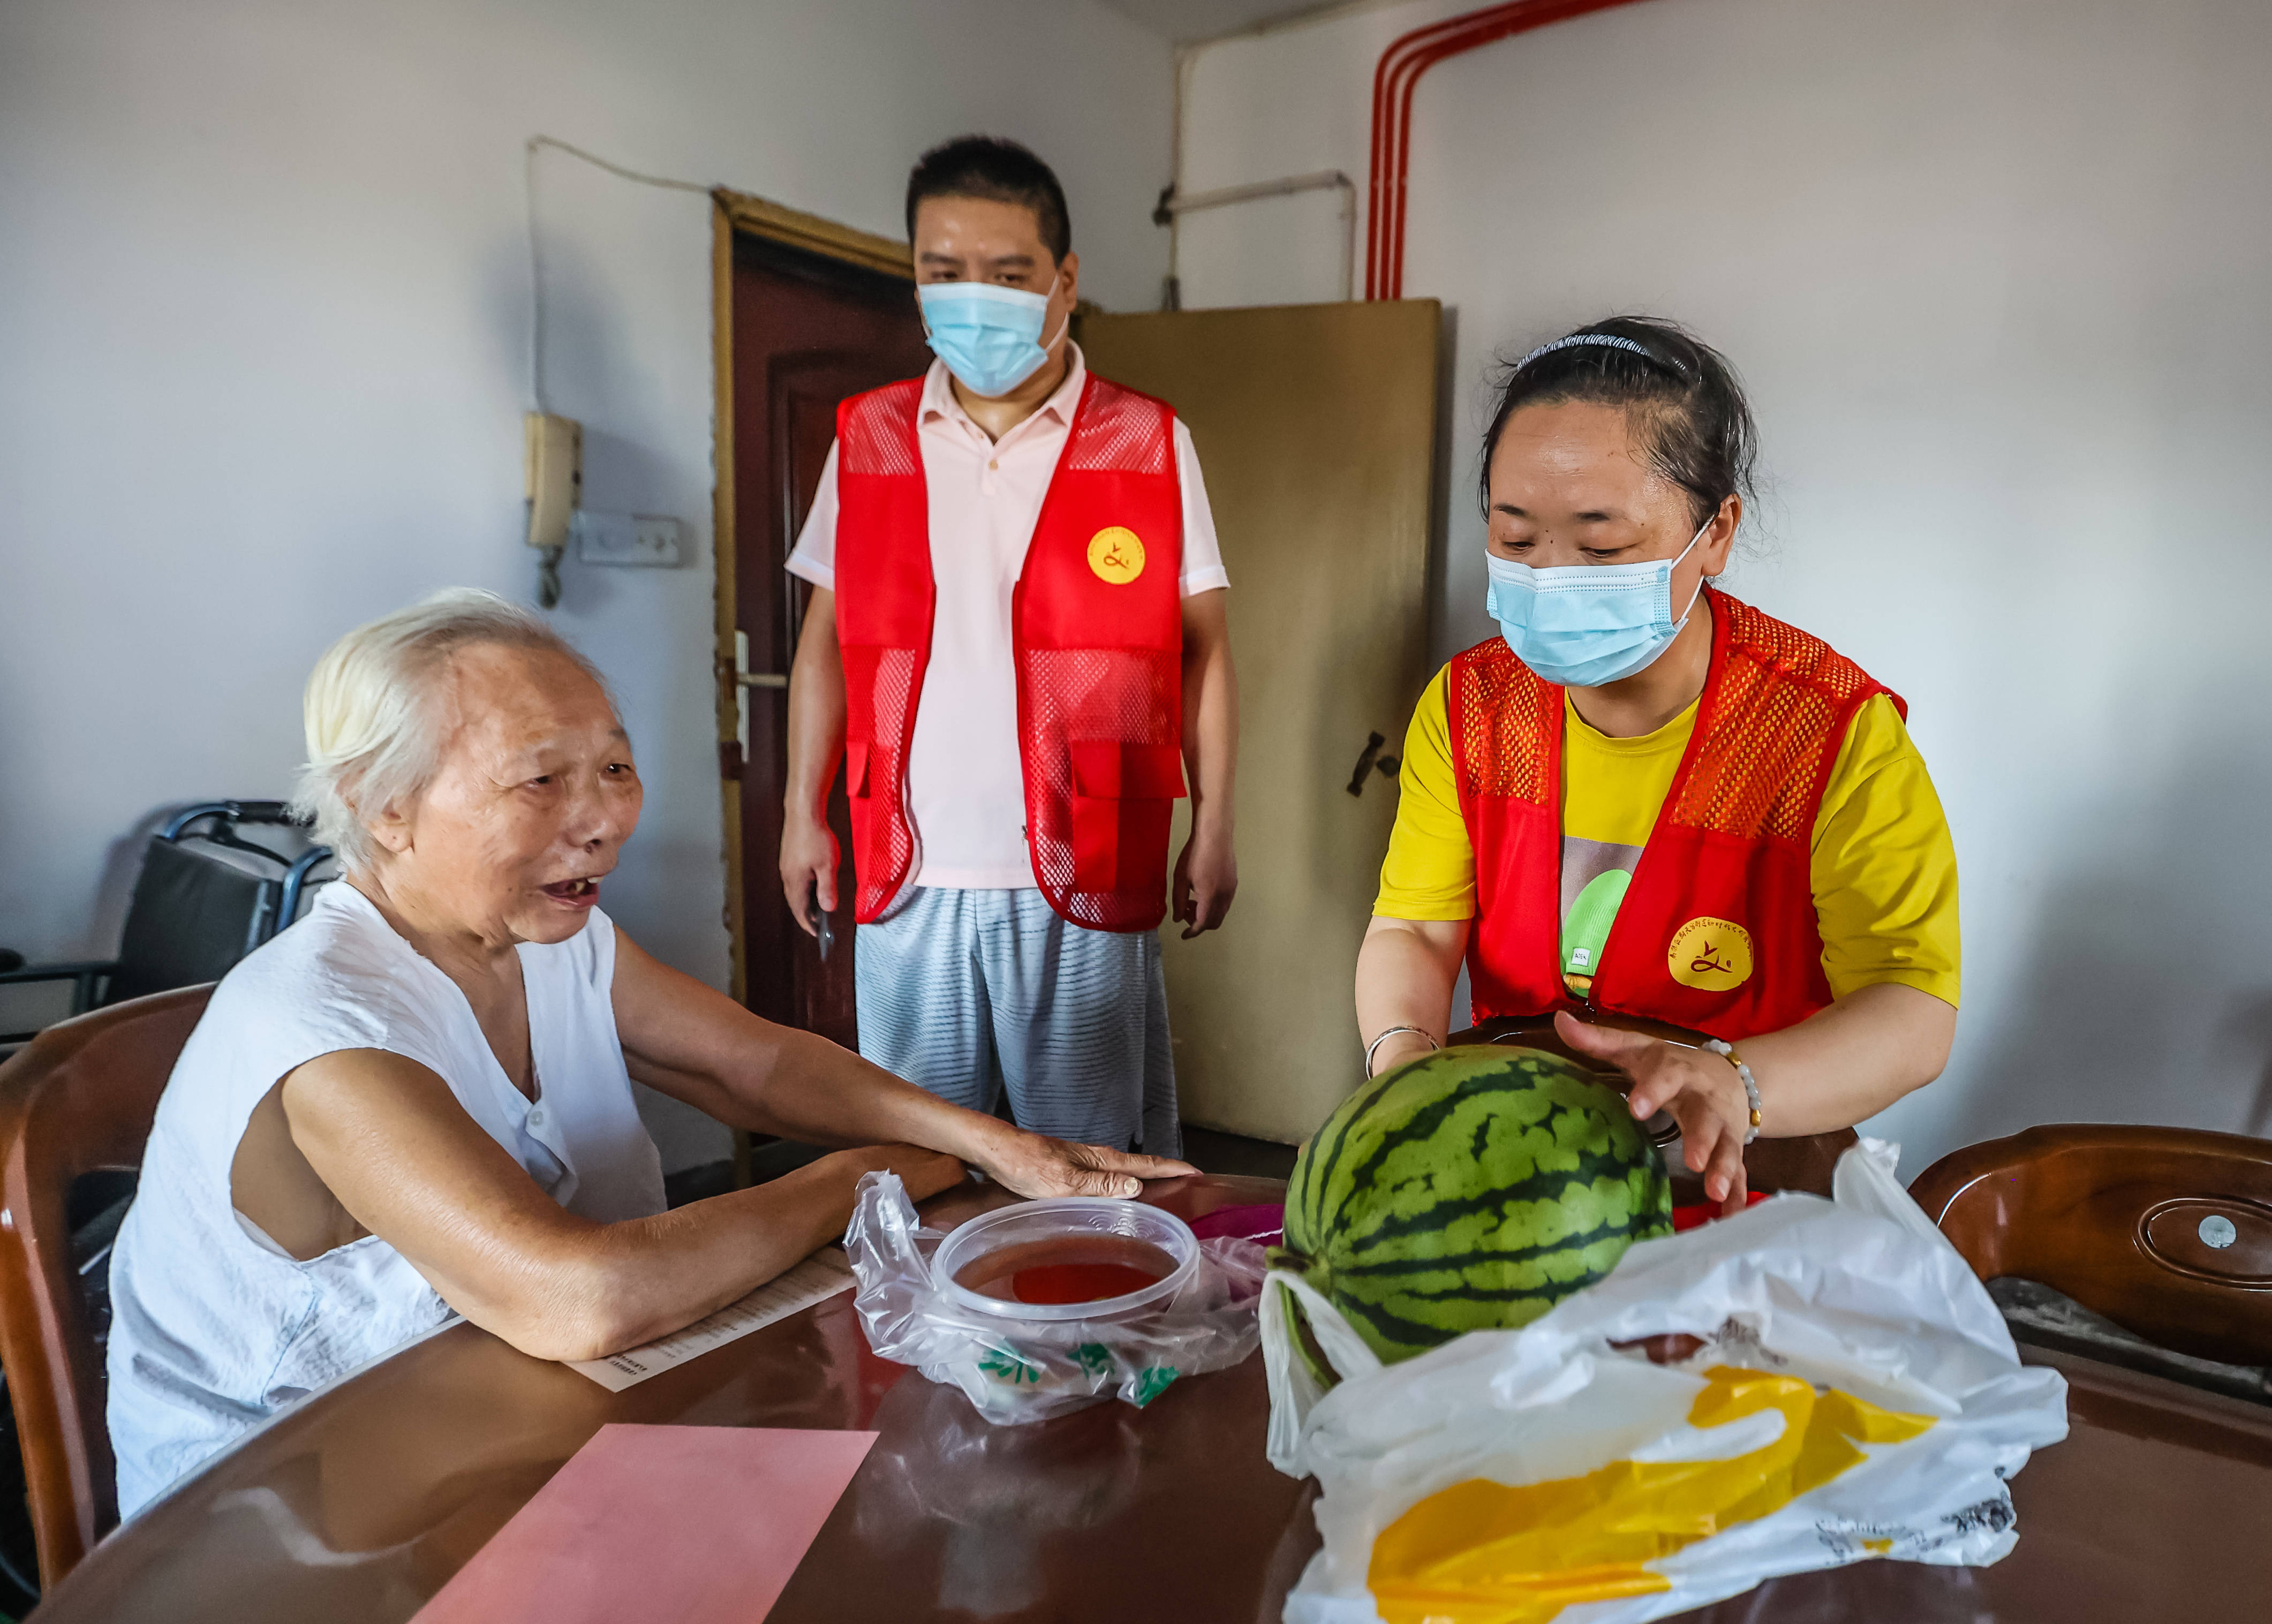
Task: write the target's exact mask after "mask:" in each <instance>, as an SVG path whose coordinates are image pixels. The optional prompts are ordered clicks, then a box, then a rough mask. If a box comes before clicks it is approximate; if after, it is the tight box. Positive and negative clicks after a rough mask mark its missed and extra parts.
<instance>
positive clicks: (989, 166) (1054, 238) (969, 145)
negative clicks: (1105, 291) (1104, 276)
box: [908, 135, 1072, 259]
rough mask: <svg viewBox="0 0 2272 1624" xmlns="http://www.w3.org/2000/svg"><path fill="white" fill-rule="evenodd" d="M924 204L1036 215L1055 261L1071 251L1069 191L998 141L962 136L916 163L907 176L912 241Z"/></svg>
mask: <svg viewBox="0 0 2272 1624" xmlns="http://www.w3.org/2000/svg"><path fill="white" fill-rule="evenodd" d="M924 198H989V199H990V200H992V201H993V202H996V203H1016V204H1020V205H1021V206H1024V207H1027V208H1029V209H1031V210H1033V211H1034V221H1035V224H1036V225H1037V226H1039V227H1040V228H1041V236H1042V245H1043V247H1045V248H1047V249H1048V250H1049V251H1050V257H1051V258H1056V259H1063V258H1065V255H1066V254H1067V253H1069V252H1071V251H1072V220H1071V219H1070V218H1069V217H1068V216H1067V215H1066V213H1065V188H1064V187H1062V186H1060V185H1058V177H1057V174H1056V172H1055V171H1054V170H1052V169H1051V168H1050V166H1049V165H1047V164H1045V163H1043V161H1041V160H1040V159H1038V158H1036V157H1035V156H1034V154H1033V153H1031V152H1030V151H1028V149H1027V148H1025V147H1023V146H1019V145H1018V143H1017V142H1015V141H1008V140H1005V139H1003V138H1001V137H1000V136H996V135H959V136H957V137H955V138H954V139H953V140H952V141H944V142H941V143H940V144H939V145H938V146H934V147H932V148H931V149H930V151H929V152H927V153H924V154H923V156H922V157H921V158H919V159H917V160H916V167H915V169H914V171H913V172H912V173H911V174H909V175H908V241H910V242H913V241H914V240H915V235H916V205H917V204H918V203H921V202H922V201H923V199H924Z"/></svg>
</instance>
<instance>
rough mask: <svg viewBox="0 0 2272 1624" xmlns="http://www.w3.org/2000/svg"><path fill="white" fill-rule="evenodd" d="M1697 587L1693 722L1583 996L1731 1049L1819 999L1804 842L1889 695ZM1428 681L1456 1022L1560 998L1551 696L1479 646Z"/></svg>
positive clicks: (1779, 627)
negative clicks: (1459, 926) (1470, 999)
mask: <svg viewBox="0 0 2272 1624" xmlns="http://www.w3.org/2000/svg"><path fill="white" fill-rule="evenodd" d="M1706 590H1707V596H1708V600H1709V602H1710V604H1711V609H1712V663H1711V670H1710V673H1709V674H1708V676H1707V677H1706V678H1705V681H1704V695H1703V700H1702V703H1701V705H1700V707H1699V709H1698V712H1697V717H1696V730H1695V732H1694V733H1693V735H1692V736H1691V737H1690V739H1689V742H1688V752H1687V754H1686V755H1685V757H1684V758H1683V759H1682V760H1681V763H1680V767H1679V771H1678V774H1677V775H1676V776H1675V777H1674V779H1673V782H1672V788H1671V790H1670V791H1669V792H1668V793H1667V794H1666V796H1665V797H1664V806H1663V810H1662V811H1661V812H1658V813H1657V818H1656V826H1655V828H1653V829H1652V830H1651V831H1650V832H1649V837H1648V844H1647V845H1646V846H1644V847H1643V848H1642V849H1641V856H1640V863H1639V864H1638V865H1637V866H1636V867H1635V869H1634V871H1633V883H1632V885H1631V887H1628V889H1627V890H1626V894H1625V900H1624V902H1622V903H1621V904H1620V905H1619V907H1618V914H1617V919H1616V921H1615V923H1614V924H1611V927H1610V936H1609V940H1608V941H1607V942H1606V943H1605V944H1604V945H1603V949H1602V957H1601V962H1600V963H1599V964H1598V965H1597V966H1596V968H1595V972H1594V984H1593V988H1592V992H1591V996H1590V998H1589V999H1588V1002H1589V1003H1590V1005H1591V1007H1594V1008H1595V1009H1597V1010H1603V1011H1606V1012H1611V1013H1614V1014H1628V1015H1640V1016H1645V1017H1648V1018H1649V1019H1651V1020H1656V1021H1669V1022H1673V1023H1674V1024H1675V1025H1678V1026H1685V1027H1690V1028H1693V1029H1696V1030H1699V1031H1702V1032H1708V1033H1709V1034H1711V1035H1712V1036H1713V1037H1718V1038H1722V1039H1724V1040H1726V1041H1728V1042H1730V1043H1732V1042H1735V1041H1736V1040H1737V1039H1738V1038H1743V1037H1752V1036H1753V1035H1755V1034H1757V1033H1760V1032H1772V1031H1777V1030H1780V1029H1782V1028H1784V1027H1787V1026H1790V1025H1793V1024H1794V1023H1796V1022H1799V1021H1803V1020H1805V1018H1806V1017H1807V1016H1808V1015H1811V1014H1813V1013H1814V1012H1815V1011H1816V1010H1818V1009H1821V1008H1823V1007H1825V1006H1827V1004H1828V1003H1829V1002H1830V984H1829V983H1828V982H1827V980H1826V979H1825V978H1824V977H1823V974H1822V937H1821V934H1820V931H1819V930H1818V928H1817V926H1816V923H1815V914H1814V892H1813V887H1812V881H1811V876H1810V869H1809V861H1808V857H1809V852H1808V848H1809V844H1810V842H1811V840H1812V835H1813V832H1814V818H1815V813H1816V812H1817V810H1818V809H1819V808H1820V806H1821V804H1822V791H1823V787H1824V785H1825V784H1827V782H1829V778H1830V769H1831V767H1832V766H1833V765H1834V764H1835V762H1836V761H1837V759H1838V752H1839V748H1840V746H1841V745H1842V744H1843V743H1844V742H1845V738H1846V732H1847V729H1848V726H1849V724H1850V723H1851V722H1852V721H1853V719H1854V713H1855V712H1856V711H1857V710H1858V709H1860V708H1861V707H1862V705H1863V704H1864V702H1865V701H1866V700H1868V699H1869V698H1870V697H1871V696H1872V694H1877V693H1883V692H1887V691H1886V690H1885V689H1883V688H1881V687H1880V686H1879V685H1878V684H1877V683H1875V682H1873V681H1872V680H1871V678H1870V677H1869V676H1868V675H1867V674H1866V673H1865V671H1863V670H1862V668H1861V667H1859V666H1857V665H1856V664H1855V663H1854V662H1852V661H1850V660H1849V659H1847V658H1846V657H1845V656H1844V655H1841V654H1839V653H1838V652H1837V651H1836V650H1835V649H1833V648H1832V647H1830V646H1829V645H1828V644H1827V643H1825V642H1823V641H1821V640H1820V639H1818V638H1813V637H1810V636H1808V635H1807V634H1806V633H1805V632H1801V631H1799V630H1798V629H1797V628H1796V627H1794V626H1787V625H1783V623H1782V622H1781V621H1780V620H1775V619H1772V618H1770V617H1768V616H1766V615H1763V614H1761V613H1760V611H1759V610H1755V609H1752V608H1750V607H1748V606H1747V605H1745V604H1743V603H1740V602H1737V601H1736V600H1735V599H1734V598H1731V597H1730V596H1728V595H1726V594H1725V593H1723V592H1715V591H1712V590H1710V589H1709V588H1707V589H1706ZM1446 690H1447V692H1446V701H1447V708H1448V710H1449V713H1450V715H1449V720H1450V723H1451V732H1452V750H1453V753H1454V757H1455V758H1456V760H1457V765H1458V777H1459V787H1460V811H1461V816H1462V817H1463V818H1464V819H1466V821H1467V826H1468V838H1469V842H1471V843H1472V844H1473V846H1474V848H1475V857H1476V927H1475V929H1474V931H1473V932H1471V933H1470V934H1469V944H1468V979H1469V986H1470V987H1471V988H1472V989H1473V992H1474V1017H1475V1019H1476V1020H1477V1021H1486V1020H1490V1019H1492V1018H1494V1017H1497V1016H1501V1015H1535V1014H1544V1013H1546V1012H1547V1011H1549V1010H1554V1009H1575V1008H1577V1007H1580V1006H1579V1005H1578V1003H1577V1000H1575V999H1573V998H1571V997H1570V995H1569V992H1568V990H1567V989H1566V987H1565V986H1564V985H1563V982H1562V975H1561V964H1560V953H1559V947H1560V939H1561V924H1562V921H1561V911H1562V899H1561V869H1562V705H1563V700H1562V690H1561V689H1560V688H1558V687H1557V686H1555V685H1552V684H1551V683H1548V682H1545V681H1543V680H1542V679H1541V678H1540V677H1538V676H1537V675H1536V673H1534V672H1533V671H1532V670H1530V668H1529V667H1528V666H1526V665H1524V664H1523V663H1522V662H1521V660H1519V659H1517V658H1516V657H1515V655H1514V653H1513V650H1512V649H1510V648H1508V647H1507V646H1506V641H1505V640H1502V639H1500V638H1497V637H1494V638H1492V639H1491V640H1490V641H1489V642H1485V643H1478V644H1477V645H1476V647H1473V648H1470V649H1469V650H1468V651H1467V652H1466V653H1465V654H1462V655H1459V656H1458V657H1457V658H1455V659H1454V661H1453V662H1452V667H1451V674H1450V677H1449V679H1448V681H1447V683H1446ZM1894 703H1895V706H1896V707H1901V706H1902V702H1901V700H1900V699H1899V698H1898V697H1896V698H1895V700H1894ZM1902 714H1903V715H1907V714H1908V712H1907V707H1902Z"/></svg>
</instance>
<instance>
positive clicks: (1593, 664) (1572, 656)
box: [1484, 514, 1717, 688]
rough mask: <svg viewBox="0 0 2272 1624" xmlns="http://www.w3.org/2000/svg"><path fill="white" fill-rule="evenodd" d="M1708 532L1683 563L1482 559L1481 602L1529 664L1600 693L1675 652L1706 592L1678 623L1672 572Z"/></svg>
mask: <svg viewBox="0 0 2272 1624" xmlns="http://www.w3.org/2000/svg"><path fill="white" fill-rule="evenodd" d="M1716 517H1717V515H1716V514H1715V518H1716ZM1710 528H1712V520H1709V519H1708V520H1705V521H1704V524H1703V528H1701V529H1699V530H1698V531H1697V532H1696V534H1695V535H1692V536H1690V537H1689V538H1688V545H1687V546H1686V547H1684V548H1682V549H1681V550H1680V558H1652V559H1650V560H1649V561H1648V563H1646V564H1590V565H1588V564H1581V565H1556V566H1553V567H1551V568H1547V569H1534V568H1532V567H1531V566H1530V565H1527V564H1516V563H1514V562H1513V561H1512V560H1510V559H1506V558H1500V557H1498V555H1497V554H1495V553H1485V554H1484V567H1485V568H1486V569H1488V570H1489V571H1490V572H1491V592H1490V595H1488V596H1487V597H1486V598H1485V599H1484V602H1485V604H1486V605H1487V606H1488V607H1489V608H1490V610H1491V618H1492V619H1493V620H1496V621H1498V629H1499V635H1501V636H1502V637H1504V638H1506V646H1507V647H1509V648H1512V649H1513V650H1514V652H1515V655H1516V657H1517V658H1519V659H1521V662H1523V663H1524V664H1525V665H1527V666H1528V667H1529V668H1530V669H1531V670H1534V671H1536V672H1537V673H1538V675H1539V676H1541V677H1543V678H1545V679H1546V680H1547V681H1548V682H1551V683H1558V684H1560V685H1562V686H1564V687H1566V688H1598V687H1600V686H1601V685H1603V683H1612V682H1617V681H1618V680H1619V679H1621V678H1623V677H1630V676H1632V675H1633V673H1634V672H1635V671H1639V670H1645V669H1647V667H1648V663H1649V662H1651V661H1653V660H1655V658H1656V657H1657V655H1661V654H1663V652H1664V651H1665V650H1666V649H1668V648H1670V647H1672V640H1673V639H1674V638H1676V637H1678V636H1679V635H1680V631H1681V628H1682V627H1683V626H1685V625H1687V624H1688V611H1689V610H1692V609H1693V608H1695V606H1696V592H1701V591H1703V589H1704V583H1703V582H1702V581H1701V580H1699V581H1698V582H1697V583H1696V592H1692V593H1690V594H1689V595H1688V602H1687V603H1686V604H1685V606H1684V607H1683V608H1682V609H1681V611H1680V617H1679V618H1678V620H1675V619H1674V618H1673V617H1672V569H1673V566H1674V565H1677V564H1678V563H1679V562H1680V559H1681V558H1686V557H1687V556H1688V555H1689V553H1690V551H1691V550H1693V549H1694V547H1695V545H1696V543H1699V542H1700V541H1702V540H1703V539H1704V531H1705V530H1708V529H1710Z"/></svg>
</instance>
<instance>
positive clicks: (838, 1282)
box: [568, 1246, 852, 1393]
mask: <svg viewBox="0 0 2272 1624" xmlns="http://www.w3.org/2000/svg"><path fill="white" fill-rule="evenodd" d="M851 1289H852V1266H851V1265H850V1264H849V1263H848V1262H847V1261H845V1257H844V1249H843V1248H842V1247H841V1246H829V1247H826V1248H825V1249H823V1250H821V1251H818V1252H816V1253H814V1254H812V1255H811V1257H809V1258H807V1259H805V1260H804V1261H803V1262H802V1263H799V1264H798V1265H797V1266H796V1268H794V1269H790V1270H789V1271H788V1273H786V1274H783V1275H781V1276H777V1277H776V1278H774V1279H772V1280H768V1281H767V1282H766V1283H765V1284H763V1285H761V1286H759V1288H758V1289H757V1290H756V1291H752V1292H751V1293H750V1294H749V1295H748V1296H747V1297H745V1298H743V1299H742V1300H741V1301H740V1302H738V1303H729V1304H728V1305H727V1306H725V1307H723V1308H721V1309H720V1310H719V1311H718V1312H717V1313H714V1314H711V1315H709V1316H708V1317H707V1318H706V1319H700V1320H697V1321H695V1322H694V1323H693V1324H691V1325H690V1326H688V1327H687V1328H685V1329H684V1330H680V1331H673V1332H672V1333H671V1334H670V1335H669V1336H659V1337H657V1338H656V1339H655V1340H654V1341H653V1342H650V1343H641V1344H640V1345H639V1346H638V1347H636V1348H626V1349H624V1351H622V1352H621V1353H611V1354H609V1356H608V1357H607V1358H603V1359H572V1360H570V1361H569V1365H568V1367H569V1368H570V1369H571V1370H579V1371H581V1372H583V1373H584V1374H586V1375H587V1376H589V1377H591V1378H592V1380H593V1381H596V1382H598V1383H599V1384H600V1385H601V1386H602V1387H603V1388H607V1389H608V1391H609V1392H610V1393H620V1392H622V1391H623V1390H624V1388H627V1387H634V1386H637V1385H638V1384H639V1382H642V1381H646V1379H647V1378H648V1377H649V1376H656V1375H661V1373H663V1372H664V1371H666V1370H671V1369H674V1368H676V1366H681V1365H684V1363H686V1361H687V1360H689V1359H691V1358H699V1357H700V1356H701V1355H703V1354H705V1353H707V1352H709V1351H710V1350H711V1349H713V1348H721V1347H723V1346H725V1345H726V1343H729V1342H732V1341H733V1340H734V1339H735V1338H736V1337H737V1336H748V1335H749V1334H750V1333H751V1331H755V1330H762V1329H764V1328H766V1326H768V1325H771V1324H772V1323H774V1321H776V1320H786V1319H787V1318H788V1316H789V1315H791V1314H793V1313H796V1312H797V1311H798V1310H799V1309H801V1308H810V1307H811V1306H813V1304H815V1303H825V1302H826V1301H827V1300H828V1299H829V1298H832V1297H833V1296H835V1295H836V1294H837V1293H838V1292H839V1291H850V1290H851Z"/></svg>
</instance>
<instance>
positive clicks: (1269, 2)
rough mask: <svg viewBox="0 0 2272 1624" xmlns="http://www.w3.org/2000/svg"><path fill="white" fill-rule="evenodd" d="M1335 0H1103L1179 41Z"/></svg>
mask: <svg viewBox="0 0 2272 1624" xmlns="http://www.w3.org/2000/svg"><path fill="white" fill-rule="evenodd" d="M1334 3H1335V0H1103V4H1106V5H1108V6H1110V7H1111V8H1112V10H1114V11H1117V12H1119V13H1120V14H1121V15H1122V16H1123V17H1130V18H1133V19H1135V20H1136V21H1138V22H1140V23H1141V24H1143V25H1144V26H1146V27H1147V28H1149V29H1150V30H1151V31H1152V32H1153V33H1155V34H1162V35H1164V36H1165V37H1166V38H1168V39H1170V40H1173V41H1177V43H1178V44H1181V43H1184V42H1185V41H1192V40H1212V39H1214V38H1215V37H1216V36H1217V35H1219V34H1237V33H1238V32H1239V31H1240V30H1241V29H1244V28H1252V27H1253V26H1255V25H1256V24H1257V23H1267V22H1276V21H1279V20H1281V19H1284V18H1289V17H1299V16H1300V15H1301V14H1302V13H1303V12H1304V11H1327V10H1330V9H1332V7H1333V5H1334Z"/></svg>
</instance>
